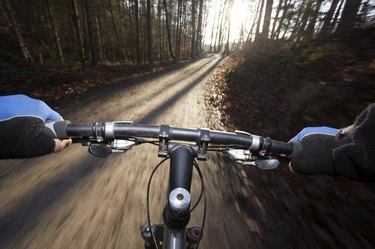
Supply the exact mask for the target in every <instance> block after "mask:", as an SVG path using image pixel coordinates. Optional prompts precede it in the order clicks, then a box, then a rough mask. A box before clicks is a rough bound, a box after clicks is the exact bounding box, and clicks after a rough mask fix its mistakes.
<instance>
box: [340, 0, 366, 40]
mask: <svg viewBox="0 0 375 249" xmlns="http://www.w3.org/2000/svg"><path fill="white" fill-rule="evenodd" d="M360 6H361V0H347V1H346V2H345V6H344V9H343V11H342V15H341V19H340V22H339V24H338V26H337V30H336V35H337V36H339V37H349V36H350V35H351V34H352V33H353V31H354V29H355V26H356V24H357V14H358V11H359V7H360Z"/></svg>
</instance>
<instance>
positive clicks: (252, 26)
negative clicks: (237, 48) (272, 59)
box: [246, 0, 262, 42]
mask: <svg viewBox="0 0 375 249" xmlns="http://www.w3.org/2000/svg"><path fill="white" fill-rule="evenodd" d="M261 3H262V1H260V0H259V1H258V5H257V7H256V12H255V17H254V20H253V24H252V25H251V28H250V31H249V33H248V34H247V38H246V42H249V41H251V39H252V35H253V30H254V27H255V25H256V24H257V23H258V19H259V18H260V16H261V14H260V8H261V7H260V5H261Z"/></svg>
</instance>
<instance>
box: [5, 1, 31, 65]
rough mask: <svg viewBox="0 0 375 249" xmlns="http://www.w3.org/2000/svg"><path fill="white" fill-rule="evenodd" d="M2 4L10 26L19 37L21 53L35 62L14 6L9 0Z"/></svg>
mask: <svg viewBox="0 0 375 249" xmlns="http://www.w3.org/2000/svg"><path fill="white" fill-rule="evenodd" d="M2 4H3V8H4V10H5V11H4V13H5V16H6V18H7V19H8V23H9V26H10V27H11V28H12V29H13V31H14V33H15V35H16V37H17V42H18V45H19V46H20V49H21V53H22V55H23V57H24V58H25V59H26V60H28V61H31V62H33V61H34V60H33V58H32V57H31V55H30V52H29V49H28V47H27V44H26V42H25V40H24V39H23V36H22V35H21V28H20V26H19V24H18V23H17V21H16V18H15V16H14V12H13V9H12V6H11V5H10V4H9V1H8V0H4V1H2Z"/></svg>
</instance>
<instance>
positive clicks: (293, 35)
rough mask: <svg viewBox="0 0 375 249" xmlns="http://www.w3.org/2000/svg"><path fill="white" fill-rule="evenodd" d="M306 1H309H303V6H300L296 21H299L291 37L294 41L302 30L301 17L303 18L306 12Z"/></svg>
mask: <svg viewBox="0 0 375 249" xmlns="http://www.w3.org/2000/svg"><path fill="white" fill-rule="evenodd" d="M306 1H307V0H303V1H302V3H301V5H300V6H299V8H298V12H297V17H296V20H297V21H296V23H295V25H294V28H293V31H292V34H291V35H290V37H291V38H292V39H294V38H295V37H296V36H297V34H298V31H299V29H300V26H301V24H302V18H301V16H303V15H304V13H305V12H304V10H305V5H306Z"/></svg>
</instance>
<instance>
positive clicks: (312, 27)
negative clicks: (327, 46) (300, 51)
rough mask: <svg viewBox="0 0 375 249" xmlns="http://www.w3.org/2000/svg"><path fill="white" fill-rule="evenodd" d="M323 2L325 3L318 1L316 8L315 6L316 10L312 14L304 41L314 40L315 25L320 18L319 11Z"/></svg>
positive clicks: (321, 0)
mask: <svg viewBox="0 0 375 249" xmlns="http://www.w3.org/2000/svg"><path fill="white" fill-rule="evenodd" d="M322 2H323V0H317V1H316V6H315V9H314V10H313V12H312V14H311V17H310V21H309V24H308V26H307V29H306V32H305V35H304V40H308V41H311V40H312V39H313V38H314V33H315V24H316V20H317V18H318V16H319V10H320V7H321V5H322Z"/></svg>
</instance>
